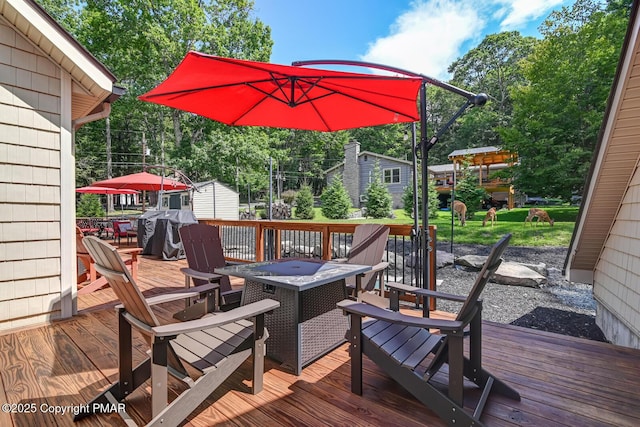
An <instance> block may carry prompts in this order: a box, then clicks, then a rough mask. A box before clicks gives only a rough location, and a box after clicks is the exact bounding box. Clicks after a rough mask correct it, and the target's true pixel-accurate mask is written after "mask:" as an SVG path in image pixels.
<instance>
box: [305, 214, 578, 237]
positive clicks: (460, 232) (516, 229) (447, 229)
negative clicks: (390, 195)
mask: <svg viewBox="0 0 640 427" xmlns="http://www.w3.org/2000/svg"><path fill="white" fill-rule="evenodd" d="M544 209H545V210H546V211H547V212H548V213H549V216H550V217H551V218H553V219H554V220H555V223H554V226H553V227H550V226H549V224H548V223H542V222H541V223H540V224H539V225H537V226H536V225H535V219H534V221H533V222H534V223H533V225H529V224H527V225H526V226H525V225H524V220H525V218H526V217H527V214H528V212H529V208H517V209H512V210H510V211H508V210H501V211H498V221H497V222H496V225H495V226H494V227H491V226H490V225H487V226H486V227H483V226H482V220H483V219H484V215H485V212H486V211H480V212H477V213H476V214H475V215H474V216H473V217H472V218H470V219H468V220H467V225H466V226H465V227H461V226H459V225H458V223H457V221H456V224H455V226H454V230H453V231H454V232H453V239H454V240H453V241H454V243H465V244H491V243H493V242H495V241H496V240H497V239H499V238H500V236H502V235H504V234H506V233H511V234H512V235H513V237H512V239H511V244H512V245H515V246H563V247H567V246H569V242H570V240H571V235H572V234H573V227H574V225H575V220H576V217H577V215H578V207H577V206H547V207H545V208H544ZM394 214H395V215H396V218H395V219H368V218H367V219H355V220H328V219H326V218H325V217H324V216H322V212H321V211H320V209H319V208H316V216H315V218H314V219H313V221H316V222H354V223H359V222H375V223H380V224H412V223H413V220H412V219H411V218H410V217H408V216H407V215H406V214H405V212H404V211H403V210H396V211H394ZM294 219H295V218H294ZM429 224H431V225H435V226H437V227H438V231H437V239H438V241H439V242H443V241H444V242H450V241H451V212H448V211H440V212H438V218H437V219H430V220H429Z"/></svg>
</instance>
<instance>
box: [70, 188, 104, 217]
mask: <svg viewBox="0 0 640 427" xmlns="http://www.w3.org/2000/svg"><path fill="white" fill-rule="evenodd" d="M76 216H77V217H78V218H95V217H103V216H105V211H104V209H103V208H102V203H100V196H98V195H97V194H86V193H85V194H82V195H81V196H80V200H79V201H78V204H77V205H76Z"/></svg>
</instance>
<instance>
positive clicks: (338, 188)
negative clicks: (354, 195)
mask: <svg viewBox="0 0 640 427" xmlns="http://www.w3.org/2000/svg"><path fill="white" fill-rule="evenodd" d="M320 200H321V201H322V215H324V216H325V217H327V218H329V219H346V218H349V209H351V197H349V193H348V192H347V189H346V188H345V187H344V183H343V182H342V177H341V176H340V175H336V176H334V177H333V180H331V184H329V186H328V187H327V188H325V189H324V191H323V192H322V195H321V196H320Z"/></svg>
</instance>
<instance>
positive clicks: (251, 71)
mask: <svg viewBox="0 0 640 427" xmlns="http://www.w3.org/2000/svg"><path fill="white" fill-rule="evenodd" d="M422 82H423V80H422V79H421V78H419V77H395V76H382V75H373V74H359V73H345V72H341V71H330V70H319V69H313V68H301V67H292V66H288V65H277V64H268V63H264V62H255V61H244V60H239V59H231V58H222V57H218V56H212V55H205V54H202V53H199V52H189V53H188V54H187V55H186V56H185V58H184V59H183V60H182V62H181V63H180V65H178V67H177V68H176V69H175V70H174V72H173V73H172V74H171V75H170V76H169V77H168V78H167V79H166V80H165V81H164V82H162V83H161V84H160V85H159V86H157V87H156V88H155V89H153V90H151V91H149V92H147V93H146V94H144V95H142V96H140V98H139V99H141V100H143V101H147V102H153V103H156V104H161V105H166V106H169V107H173V108H177V109H180V110H184V111H189V112H192V113H195V114H199V115H201V116H205V117H209V118H210V119H213V120H216V121H219V122H222V123H226V124H229V125H234V126H247V125H248V126H269V127H280V128H291V129H306V130H318V131H336V130H342V129H350V128H357V127H365V126H375V125H382V124H389V123H398V122H414V121H416V120H418V118H419V116H418V107H417V99H418V90H419V88H420V85H421V84H422Z"/></svg>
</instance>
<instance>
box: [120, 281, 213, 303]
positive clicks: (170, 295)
mask: <svg viewBox="0 0 640 427" xmlns="http://www.w3.org/2000/svg"><path fill="white" fill-rule="evenodd" d="M219 287H220V285H218V284H217V283H207V284H205V285H200V286H195V287H193V288H190V289H189V290H179V291H175V292H167V293H166V294H162V295H156V296H154V297H151V298H147V299H146V301H147V304H149V305H158V304H163V303H165V302H171V301H176V300H181V299H186V298H195V297H199V296H200V295H201V294H202V293H203V292H208V291H211V290H215V289H217V288H219ZM123 307H124V306H123V305H122V304H118V305H117V306H116V309H121V308H123Z"/></svg>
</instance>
